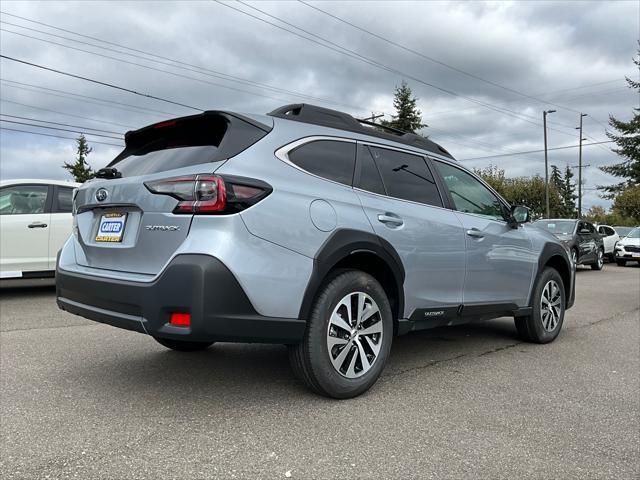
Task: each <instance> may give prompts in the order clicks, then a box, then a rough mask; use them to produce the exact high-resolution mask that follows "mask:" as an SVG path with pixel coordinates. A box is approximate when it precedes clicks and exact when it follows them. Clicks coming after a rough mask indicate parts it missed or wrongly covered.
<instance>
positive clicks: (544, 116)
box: [542, 110, 555, 218]
mask: <svg viewBox="0 0 640 480" xmlns="http://www.w3.org/2000/svg"><path fill="white" fill-rule="evenodd" d="M554 112H555V110H545V111H544V112H542V123H543V124H544V204H545V207H546V212H547V218H549V217H551V213H550V210H549V158H548V155H547V115H548V114H549V113H554Z"/></svg>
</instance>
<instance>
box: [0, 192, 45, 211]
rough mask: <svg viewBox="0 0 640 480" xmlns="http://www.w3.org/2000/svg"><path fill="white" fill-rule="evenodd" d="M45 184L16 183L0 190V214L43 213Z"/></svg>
mask: <svg viewBox="0 0 640 480" xmlns="http://www.w3.org/2000/svg"><path fill="white" fill-rule="evenodd" d="M48 191H49V187H48V186H47V185H16V186H13V187H5V188H3V189H2V190H0V215H20V214H35V213H45V206H46V204H47V192H48Z"/></svg>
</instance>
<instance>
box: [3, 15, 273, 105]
mask: <svg viewBox="0 0 640 480" xmlns="http://www.w3.org/2000/svg"><path fill="white" fill-rule="evenodd" d="M0 23H4V22H0ZM0 31H2V32H7V33H13V34H14V35H19V36H21V37H25V38H30V39H32V40H37V41H39V42H43V43H48V44H50V45H57V46H59V47H63V48H68V49H69V50H75V51H77V52H83V53H88V54H90V55H95V56H97V57H101V58H108V59H109V60H115V61H117V62H121V63H126V64H127V65H133V66H136V67H140V68H146V69H147V70H153V71H155V72H161V73H166V74H167V75H172V76H174V77H180V78H185V79H187V80H193V81H195V82H200V83H206V84H208V85H213V86H214V87H220V88H226V89H228V90H233V91H237V92H241V93H247V94H249V95H255V96H257V97H263V98H269V99H271V100H277V101H278V102H282V101H284V100H283V99H281V98H278V97H272V96H270V95H264V94H261V93H257V92H250V91H249V90H244V89H241V88H235V87H230V86H228V85H223V84H221V83H217V82H211V81H209V80H204V79H202V78H196V77H191V76H189V75H183V74H181V73H176V72H171V71H169V70H162V69H161V68H155V67H152V66H150V65H144V64H142V63H136V62H131V61H129V60H124V59H122V58H118V57H112V56H111V55H105V54H103V53H98V52H92V51H91V50H85V49H83V48H78V47H72V46H71V45H65V44H64V43H59V42H54V41H53V40H47V39H45V38H38V37H34V36H32V35H27V34H25V33H20V32H14V31H12V30H7V29H6V28H0ZM42 33H45V32H42ZM80 43H82V42H80ZM119 53H122V52H119ZM147 61H154V60H147ZM156 63H162V62H156ZM183 70H184V69H183ZM171 103H174V104H177V105H180V106H186V105H183V104H179V103H176V102H171ZM188 108H194V109H196V108H195V107H188ZM196 110H202V109H196Z"/></svg>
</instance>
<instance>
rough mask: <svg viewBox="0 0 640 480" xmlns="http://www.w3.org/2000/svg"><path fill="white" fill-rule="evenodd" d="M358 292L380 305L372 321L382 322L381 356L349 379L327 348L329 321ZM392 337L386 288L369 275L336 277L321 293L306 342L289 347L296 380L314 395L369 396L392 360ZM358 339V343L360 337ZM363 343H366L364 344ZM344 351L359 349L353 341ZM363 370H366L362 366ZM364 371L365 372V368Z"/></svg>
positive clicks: (354, 273)
mask: <svg viewBox="0 0 640 480" xmlns="http://www.w3.org/2000/svg"><path fill="white" fill-rule="evenodd" d="M357 292H362V293H364V294H366V295H368V296H369V297H370V298H371V299H372V300H373V301H374V302H375V303H376V304H377V307H378V311H379V314H377V316H376V315H374V317H372V318H374V320H375V321H376V324H377V322H380V325H381V328H382V334H381V338H379V340H378V341H379V342H380V343H379V344H378V346H379V352H378V354H377V356H375V361H373V362H372V363H371V366H370V369H369V370H368V371H366V372H365V373H361V376H359V377H357V378H347V377H346V376H344V374H341V373H340V372H339V371H338V370H337V369H336V368H335V367H334V365H333V363H332V361H331V358H330V356H329V355H330V353H329V347H328V344H327V342H328V335H329V332H330V328H331V325H330V321H329V320H330V317H331V315H332V314H333V312H334V309H336V308H337V307H338V305H339V304H340V302H341V301H342V300H343V299H344V298H345V297H346V296H348V295H350V294H356V293H357ZM370 321H371V320H370ZM354 331H355V329H353V330H352V332H351V335H352V337H351V338H354V337H353V335H354ZM392 336H393V318H392V314H391V305H390V304H389V299H388V298H387V294H386V292H385V291H384V289H383V288H382V286H381V285H380V284H379V283H378V281H377V280H376V279H375V278H373V277H372V276H371V275H369V274H367V273H365V272H362V271H358V270H346V271H343V272H342V273H339V274H338V275H336V276H335V277H334V278H333V279H331V280H330V281H329V282H328V283H327V284H325V285H324V286H323V287H322V288H321V289H320V291H319V292H318V295H317V296H316V298H315V301H314V304H313V308H312V311H311V315H310V317H309V320H308V322H307V329H306V331H305V334H304V338H303V340H302V342H301V343H299V344H297V345H289V346H288V349H289V360H290V362H291V367H292V369H293V371H294V373H295V375H296V377H298V378H299V379H300V380H302V381H303V382H304V383H305V384H306V386H307V387H309V388H310V389H311V390H313V391H314V392H316V393H318V394H320V395H324V396H327V397H333V398H352V397H356V396H358V395H360V394H362V393H364V392H366V391H367V390H368V389H369V388H370V387H371V386H372V385H373V384H374V383H375V382H376V380H378V377H379V376H380V374H381V373H382V370H383V369H384V366H385V363H386V361H387V359H388V357H389V351H390V349H391V341H392ZM341 337H342V335H340V338H341ZM355 338H356V340H357V339H358V337H355ZM362 343H363V344H364V343H365V342H364V340H362ZM333 348H334V349H336V348H337V349H338V350H335V351H338V352H340V351H342V350H340V347H339V346H336V347H333ZM342 348H343V349H346V348H356V347H355V341H354V342H353V343H352V340H351V339H350V340H349V341H348V342H347V343H345V346H344V347H342ZM356 350H357V349H356ZM355 354H356V352H354V353H353V354H351V353H347V354H346V357H345V361H346V359H349V358H353V356H355ZM338 356H339V355H338ZM347 363H349V362H348V361H347ZM360 366H361V367H362V362H361V363H360ZM362 370H364V368H361V371H362Z"/></svg>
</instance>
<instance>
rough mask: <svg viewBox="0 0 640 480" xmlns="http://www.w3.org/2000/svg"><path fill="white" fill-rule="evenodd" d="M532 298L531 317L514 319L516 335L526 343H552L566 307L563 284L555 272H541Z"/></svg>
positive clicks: (550, 269)
mask: <svg viewBox="0 0 640 480" xmlns="http://www.w3.org/2000/svg"><path fill="white" fill-rule="evenodd" d="M532 298H533V300H532V302H533V304H532V312H531V315H528V316H526V317H516V318H515V323H516V329H517V330H518V335H519V336H520V338H522V339H523V340H525V341H527V342H534V343H549V342H552V341H553V340H555V338H556V337H557V336H558V334H559V333H560V329H561V328H562V323H563V321H564V311H565V305H566V298H565V290H564V283H563V281H562V277H561V276H560V274H559V273H558V272H557V270H555V269H554V268H551V267H546V268H545V269H544V270H543V271H542V274H541V275H540V276H539V277H538V280H537V282H536V286H535V288H534V291H533V295H532Z"/></svg>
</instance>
